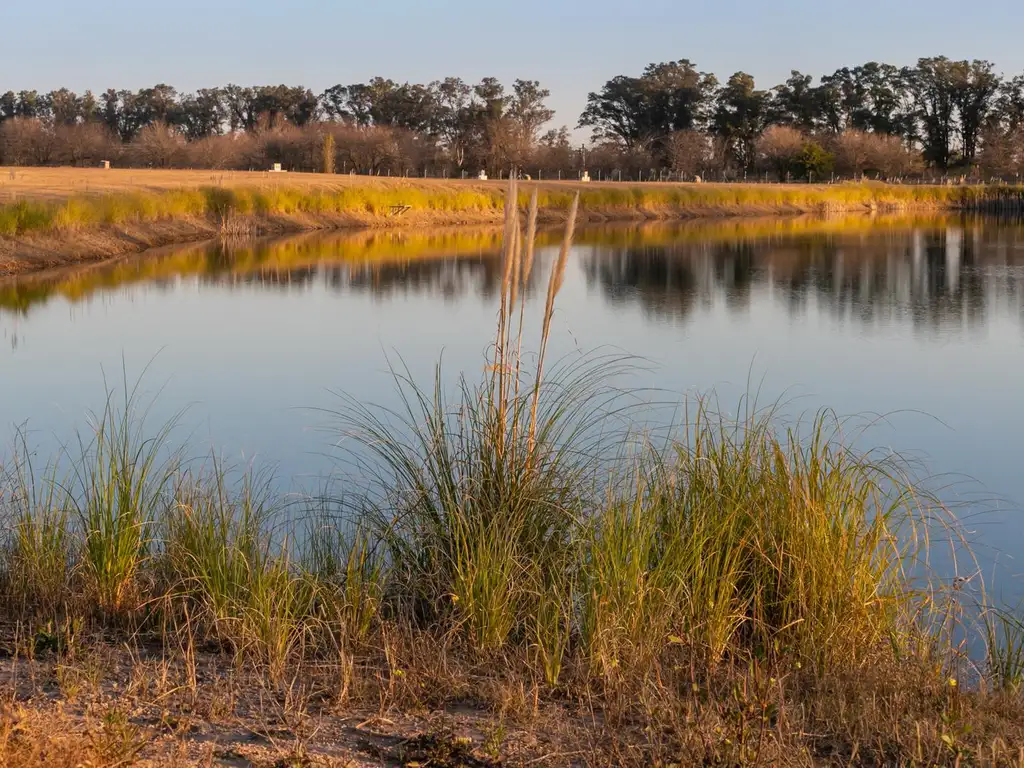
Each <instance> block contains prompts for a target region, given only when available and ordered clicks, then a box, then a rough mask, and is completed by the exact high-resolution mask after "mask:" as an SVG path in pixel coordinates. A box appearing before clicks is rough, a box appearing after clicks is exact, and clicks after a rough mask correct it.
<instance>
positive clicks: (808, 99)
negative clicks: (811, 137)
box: [768, 69, 828, 131]
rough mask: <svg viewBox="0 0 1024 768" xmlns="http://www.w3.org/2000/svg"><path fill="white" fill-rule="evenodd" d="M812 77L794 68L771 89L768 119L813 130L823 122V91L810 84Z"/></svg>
mask: <svg viewBox="0 0 1024 768" xmlns="http://www.w3.org/2000/svg"><path fill="white" fill-rule="evenodd" d="M812 81H813V78H812V77H811V76H810V75H804V74H801V73H800V72H797V71H796V70H795V69H794V70H793V72H792V73H791V75H790V77H789V79H788V80H786V82H785V83H784V84H783V85H777V86H775V88H773V89H772V96H771V101H770V103H769V106H768V110H769V116H768V120H769V121H770V122H772V123H775V124H777V125H790V126H793V127H795V128H799V129H801V130H805V131H813V130H814V129H815V128H817V127H819V126H820V125H822V124H823V123H825V124H827V123H828V121H827V120H826V119H824V110H823V104H822V97H823V95H825V93H827V92H823V91H821V90H819V89H818V88H815V87H814V86H812V85H811V83H812Z"/></svg>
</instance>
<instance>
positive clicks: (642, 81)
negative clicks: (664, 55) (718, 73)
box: [578, 59, 718, 149]
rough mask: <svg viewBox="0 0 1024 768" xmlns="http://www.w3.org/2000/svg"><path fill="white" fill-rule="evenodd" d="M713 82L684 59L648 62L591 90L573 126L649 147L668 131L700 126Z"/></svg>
mask: <svg viewBox="0 0 1024 768" xmlns="http://www.w3.org/2000/svg"><path fill="white" fill-rule="evenodd" d="M717 85H718V81H717V80H716V79H715V77H714V75H710V74H706V73H703V72H698V71H697V69H696V67H695V66H694V65H693V63H692V62H690V61H689V60H687V59H680V60H679V61H675V62H667V63H663V64H650V65H648V66H647V68H646V69H645V70H644V72H643V74H642V75H641V76H640V77H627V76H625V75H620V76H618V77H614V78H612V79H611V80H609V81H608V82H606V83H605V84H604V87H603V88H602V89H601V90H600V91H598V92H596V93H590V94H589V95H588V96H587V107H586V109H585V110H584V112H583V114H582V115H581V116H580V119H579V123H578V127H580V128H591V129H593V132H594V137H595V138H596V139H610V140H614V141H617V142H621V143H622V144H623V145H624V146H625V147H627V148H629V149H635V148H648V147H651V146H653V145H657V144H659V143H661V142H663V140H664V139H665V138H666V137H668V136H669V134H671V133H672V132H673V131H685V130H690V129H694V128H703V127H704V126H705V124H706V122H707V119H708V116H709V113H710V111H711V105H712V103H713V98H714V93H715V88H716V87H717Z"/></svg>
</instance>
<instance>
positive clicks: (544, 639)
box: [0, 195, 1024, 766]
mask: <svg viewBox="0 0 1024 768" xmlns="http://www.w3.org/2000/svg"><path fill="white" fill-rule="evenodd" d="M538 198H539V195H538ZM576 213H577V211H576V204H575V203H574V202H570V206H569V211H568V217H567V218H568V221H569V222H570V224H569V226H568V231H567V232H566V233H565V235H564V238H563V240H562V243H561V249H560V253H559V257H558V258H557V259H555V260H554V263H553V264H552V267H551V272H550V273H549V274H548V275H546V276H545V278H546V283H547V286H548V288H547V295H546V304H545V310H544V314H543V316H542V318H541V323H540V325H541V335H540V338H539V339H524V337H523V313H524V311H525V301H524V300H523V299H524V296H525V286H526V284H527V281H528V280H529V277H530V275H531V272H532V271H533V270H534V255H535V253H534V251H535V247H534V246H535V234H536V227H537V220H538V218H539V204H538V199H537V198H534V200H533V201H531V202H528V205H527V211H526V213H525V215H522V216H521V215H519V213H518V212H517V211H516V209H515V208H514V207H512V206H509V207H507V208H506V209H505V210H504V215H505V227H504V230H503V237H502V243H503V252H502V259H501V272H502V282H501V290H500V306H499V308H498V310H497V328H496V333H495V338H494V343H493V345H492V346H491V347H490V349H489V351H488V355H489V359H488V363H489V365H488V367H487V369H486V372H485V373H484V375H483V377H482V380H480V381H476V380H462V382H461V384H460V385H458V386H456V387H454V388H449V387H446V386H444V385H443V384H442V383H441V382H442V380H443V377H442V376H441V375H440V373H439V375H438V377H437V382H435V383H434V384H433V385H428V386H426V387H424V386H422V385H420V384H417V383H416V382H412V381H408V380H407V379H405V378H404V377H403V376H402V375H401V373H400V372H399V374H398V375H396V386H398V387H399V389H400V391H401V393H402V396H403V402H404V403H405V404H406V406H407V410H406V411H404V412H400V413H397V414H396V413H393V412H387V411H383V410H379V409H375V408H373V407H371V406H367V405H366V404H362V403H355V402H347V401H343V403H342V405H341V407H339V409H338V412H337V413H336V414H333V416H334V417H335V419H336V420H334V421H333V423H335V424H336V427H337V431H338V435H339V438H340V437H345V438H346V439H347V440H348V441H350V442H349V443H348V444H350V445H351V446H352V451H353V453H352V458H353V460H354V462H355V464H354V469H352V470H351V471H350V472H349V473H347V474H346V477H347V480H346V482H345V483H344V484H343V485H341V486H339V487H337V488H334V489H332V490H333V492H331V491H328V492H325V493H323V494H321V495H318V496H317V497H316V498H312V499H308V500H304V502H303V503H302V504H301V506H300V507H298V508H296V506H295V504H294V503H288V502H287V501H286V500H281V499H277V498H275V497H274V496H273V495H272V494H270V493H269V492H268V491H267V487H266V486H265V485H264V484H262V483H261V482H260V480H259V478H258V476H254V475H252V474H251V473H245V472H243V473H242V474H241V476H237V475H233V474H232V473H231V472H229V471H227V470H226V469H225V468H224V467H222V466H220V465H218V464H217V463H216V462H211V463H208V464H207V465H206V466H203V465H201V464H197V463H195V462H194V461H189V460H187V457H186V456H185V455H184V454H183V453H182V451H180V450H177V449H175V447H174V446H173V445H171V443H170V438H169V432H168V431H166V430H165V429H156V430H149V429H147V428H146V425H145V422H144V420H143V415H144V410H145V409H144V407H143V405H144V404H143V403H140V402H139V401H138V400H137V399H136V397H135V396H134V395H132V394H131V393H127V394H126V395H125V401H124V402H123V403H121V402H119V401H115V400H111V402H110V403H108V407H107V409H106V410H104V411H103V412H102V413H101V414H100V415H99V417H98V418H97V419H95V429H94V430H93V431H92V432H91V433H89V434H88V435H86V436H85V437H84V438H83V440H82V441H81V442H80V444H78V445H76V446H74V447H73V448H71V449H69V451H68V453H67V455H66V456H64V457H63V458H64V460H63V463H62V464H61V465H60V467H59V468H58V469H53V470H46V469H43V468H39V467H37V468H36V470H37V471H33V467H32V462H31V461H29V459H28V456H29V452H28V451H26V450H24V449H22V450H21V451H20V452H19V453H18V456H17V457H16V458H15V460H14V461H13V462H12V463H11V464H10V465H9V470H10V472H9V481H8V483H7V487H6V488H5V492H4V494H3V496H2V497H0V498H2V499H3V502H2V503H3V504H4V506H5V510H4V511H5V512H6V514H7V518H8V519H7V522H8V525H7V528H6V532H7V539H6V541H5V546H4V548H3V550H2V553H3V558H2V560H0V565H2V569H0V573H2V576H3V578H2V580H0V587H2V591H0V595H2V597H3V616H4V618H5V619H6V623H5V626H6V627H7V628H8V633H9V637H8V638H7V639H6V640H5V646H4V647H6V648H8V649H9V651H10V656H9V658H6V659H3V660H0V670H4V671H5V674H7V678H8V679H10V680H12V681H14V682H13V684H12V686H11V690H12V693H11V695H10V697H9V700H8V701H7V702H5V705H6V707H7V709H6V711H4V712H3V714H0V762H2V763H3V764H5V765H31V764H34V763H36V762H39V761H40V759H41V758H40V756H43V757H45V758H46V759H47V760H48V761H49V763H50V764H57V765H61V764H66V765H76V764H78V763H81V762H83V761H84V760H93V761H94V764H124V763H126V762H131V761H133V760H136V759H149V760H152V761H153V762H154V763H155V764H159V763H160V762H161V761H163V762H167V761H169V759H170V758H169V757H168V755H177V756H178V757H179V759H180V760H181V762H182V763H192V762H195V763H202V761H203V760H204V759H205V758H206V756H207V753H205V752H204V751H203V750H204V749H206V748H207V747H206V745H208V744H209V743H211V741H213V742H215V743H216V744H217V746H215V747H214V748H213V749H211V751H210V752H209V760H210V762H211V763H212V761H213V759H214V758H217V759H221V760H229V759H230V760H243V759H244V760H249V761H250V763H252V764H266V765H275V764H276V765H309V764H381V763H383V764H389V763H390V764H402V763H405V764H412V763H416V764H419V765H451V766H454V765H476V766H480V765H498V764H513V765H526V764H531V765H541V764H547V765H570V764H594V765H622V764H631V765H672V764H674V765H701V764H703V765H723V766H726V765H729V766H732V765H794V766H795V765H800V766H803V765H815V764H844V765H848V764H870V765H891V764H900V765H947V764H948V765H954V764H1001V765H1002V764H1018V763H1019V762H1020V760H1021V750H1022V749H1024V726H1022V723H1024V702H1022V700H1021V692H1020V684H1021V682H1022V672H1024V665H1022V663H1021V658H1022V652H1024V644H1022V643H1024V634H1022V632H1021V627H1020V625H1019V624H1018V623H1017V622H1016V619H1014V618H1013V617H1012V616H1008V615H1003V614H996V613H987V614H983V616H982V619H980V623H979V624H978V626H975V625H973V624H969V623H968V622H967V619H966V618H965V615H964V613H963V610H964V606H963V599H964V598H963V595H964V594H965V593H964V591H963V590H960V589H954V588H953V587H949V588H943V587H942V586H941V584H939V583H935V584H933V583H931V582H929V581H928V580H927V578H924V577H922V576H921V575H920V573H919V569H918V568H916V567H915V566H916V564H918V563H920V562H921V561H922V560H924V559H925V556H926V554H927V551H928V549H927V547H928V539H927V537H926V535H925V533H926V532H927V531H929V530H934V526H935V525H936V524H937V523H939V524H943V525H945V526H948V528H947V530H953V531H955V527H954V525H953V523H952V522H951V521H950V520H949V519H948V516H947V515H946V513H945V512H944V511H943V510H942V508H941V506H940V505H939V504H938V503H937V502H935V500H934V499H932V498H930V497H929V496H928V494H926V493H924V492H923V491H921V490H920V489H919V487H918V486H917V485H916V484H915V482H914V474H913V473H912V472H911V471H910V468H909V467H908V466H906V465H905V464H904V463H902V462H901V461H899V460H898V459H895V458H893V457H892V456H891V455H888V454H878V455H876V454H872V453H864V452H861V451H858V450H855V449H854V448H852V447H851V445H850V442H849V438H848V436H846V435H845V434H844V423H843V422H842V421H841V420H839V419H837V418H835V417H834V416H833V415H831V414H829V413H822V414H819V415H818V416H816V417H815V418H813V419H811V420H810V421H809V422H808V423H807V424H806V425H804V427H803V428H798V427H793V428H792V429H787V428H786V427H784V426H782V425H781V424H780V422H779V420H778V419H777V418H776V417H775V415H774V414H773V413H772V412H771V411H770V410H768V411H763V410H758V409H756V408H754V407H752V406H751V407H748V408H745V409H740V411H739V413H740V414H741V415H740V416H738V417H735V418H728V417H724V416H721V415H719V413H718V410H717V409H716V408H714V407H712V404H711V403H710V402H708V401H699V402H696V403H693V404H691V408H690V409H689V410H688V411H687V417H686V418H685V419H684V421H683V424H681V425H680V428H679V430H678V431H677V432H676V433H675V434H674V436H673V437H672V438H671V439H659V440H654V439H653V438H651V437H650V436H649V435H644V434H636V433H635V432H633V431H632V430H631V429H629V425H631V424H635V423H639V422H641V421H642V420H643V417H644V413H643V412H642V411H639V410H637V409H636V408H635V407H633V408H630V407H628V406H624V405H623V400H622V397H621V395H622V393H621V392H620V391H618V389H617V388H616V381H615V380H614V376H615V374H616V373H618V372H620V371H622V370H623V369H624V368H626V367H628V364H629V362H628V360H624V359H608V358H594V357H590V358H586V357H584V358H582V359H578V360H575V361H568V362H566V361H553V360H551V359H549V358H548V355H547V343H548V337H549V334H550V327H551V322H552V317H553V312H554V309H555V306H556V303H557V299H558V294H559V290H560V287H561V282H562V279H563V276H564V271H565V269H566V264H567V260H568V254H569V249H570V246H571V243H572V240H573V228H572V224H573V223H574V222H575V220H576ZM595 425H602V428H601V429H595ZM612 425H621V428H615V427H614V426H612ZM55 466H56V465H55ZM297 513H301V514H297ZM986 629H988V631H989V634H990V635H991V637H990V638H989V639H990V640H991V642H989V643H988V645H987V648H988V655H987V657H986V658H979V659H976V660H975V661H974V662H972V661H970V660H968V659H966V658H964V657H963V655H962V654H961V653H960V647H959V645H958V644H957V643H958V641H957V640H956V639H955V638H956V637H958V635H959V634H960V633H961V632H962V631H964V630H968V631H974V630H977V631H979V632H981V633H982V634H983V635H984V634H985V630H986ZM54 700H56V701H58V702H60V703H61V706H57V705H55V704H54ZM46 717H49V718H50V726H49V730H48V729H47V724H46V722H45V718H46ZM232 729H234V732H235V735H234V736H233V737H232V736H231V732H232ZM238 730H241V731H242V732H243V733H252V734H257V735H259V736H260V738H261V739H262V741H260V742H259V743H253V740H250V739H248V737H244V736H239V735H238V733H237V732H238ZM68 732H71V733H72V734H79V735H80V738H78V739H77V740H76V739H75V738H71V737H69V735H68ZM217 749H220V752H216V750H217ZM62 761H63V762H62ZM259 761H263V762H262V763H260V762H259ZM346 761H348V762H346Z"/></svg>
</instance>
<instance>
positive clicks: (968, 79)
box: [950, 60, 1000, 162]
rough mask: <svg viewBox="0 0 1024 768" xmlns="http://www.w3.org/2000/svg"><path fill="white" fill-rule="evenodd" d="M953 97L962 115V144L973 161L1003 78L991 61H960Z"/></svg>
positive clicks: (954, 68)
mask: <svg viewBox="0 0 1024 768" xmlns="http://www.w3.org/2000/svg"><path fill="white" fill-rule="evenodd" d="M950 77H951V78H952V99H953V104H954V105H955V106H956V110H957V115H958V116H959V118H960V121H959V122H960V146H961V148H962V150H963V155H964V159H965V160H967V161H968V162H972V161H973V160H974V158H975V155H976V154H977V150H978V134H979V133H980V131H981V129H982V126H983V125H984V123H985V118H986V117H987V115H988V113H989V110H990V109H991V108H992V105H993V101H994V99H995V96H996V93H997V92H998V91H999V84H1000V80H999V77H998V76H997V75H996V74H995V73H994V72H993V71H992V64H991V63H990V62H987V61H978V60H975V61H971V62H967V61H957V62H954V63H953V65H952V70H951V73H950Z"/></svg>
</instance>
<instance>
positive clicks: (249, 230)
mask: <svg viewBox="0 0 1024 768" xmlns="http://www.w3.org/2000/svg"><path fill="white" fill-rule="evenodd" d="M47 174H49V175H47ZM104 174H113V175H110V176H107V175H104ZM36 175H38V176H39V177H40V179H42V180H41V181H38V182H34V181H33V179H34V176H36ZM21 177H26V178H25V180H24V181H21V180H20V179H21ZM51 177H52V178H51ZM534 190H536V191H537V194H538V205H539V216H540V219H541V220H542V221H564V219H565V215H566V212H567V210H568V207H569V205H570V204H571V201H572V199H573V197H574V195H575V194H576V193H577V192H579V195H580V216H581V219H582V220H585V221H608V220H630V219H635V220H648V219H678V218H686V217H694V216H726V215H752V214H777V213H786V214H792V213H822V212H840V211H876V210H953V209H955V210H965V209H967V210H987V209H996V210H1010V209H1012V210H1017V211H1019V210H1020V207H1021V191H1020V190H1019V189H1017V188H1011V187H968V186H964V187H953V186H948V187H946V186H943V187H939V186H931V187H929V186H898V185H897V186H894V185H885V184H837V185H769V184H749V185H746V184H701V185H694V184H685V185H684V184H658V183H651V184H643V185H640V184H636V185H626V184H609V183H605V184H587V185H579V184H575V183H569V182H565V183H560V182H537V183H532V184H527V185H524V186H523V188H522V191H521V193H520V206H521V207H524V206H525V205H526V198H527V197H528V195H529V194H530V193H531V192H532V191H534ZM5 198H6V201H5ZM502 206H503V198H502V190H501V185H500V184H497V183H488V182H477V181H437V180H404V179H403V180H395V179H392V180H388V179H376V178H359V177H343V176H342V177H331V176H326V175H322V174H289V175H285V176H282V175H278V176H274V175H271V174H265V173H252V174H244V173H233V174H220V175H217V174H212V175H211V174H208V173H206V174H201V173H195V172H186V171H181V172H172V171H133V172H128V171H119V172H113V171H109V172H104V171H95V170H93V171H85V170H79V171H76V170H73V169H66V170H64V169H58V170H53V171H38V172H36V173H34V174H33V173H28V172H21V176H19V174H17V173H15V178H14V180H13V181H6V182H4V183H3V184H2V185H0V260H2V262H3V268H4V269H5V270H6V271H7V272H16V271H25V270H28V269H32V268H36V267H38V266H40V265H42V266H54V265H59V264H62V263H67V262H69V261H73V260H82V259H85V258H97V257H103V256H110V255H115V254H117V253H121V252H130V251H133V250H139V249H140V248H144V247H151V246H154V245H163V244H167V243H171V242H181V241H185V240H189V239H198V238H200V237H203V236H207V237H209V236H213V235H216V234H217V233H234V234H259V233H268V232H281V231H289V230H302V229H325V228H339V227H381V226H385V227H397V226H424V225H438V224H455V223H461V224H465V223H477V224H482V223H497V222H500V220H501V217H502Z"/></svg>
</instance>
